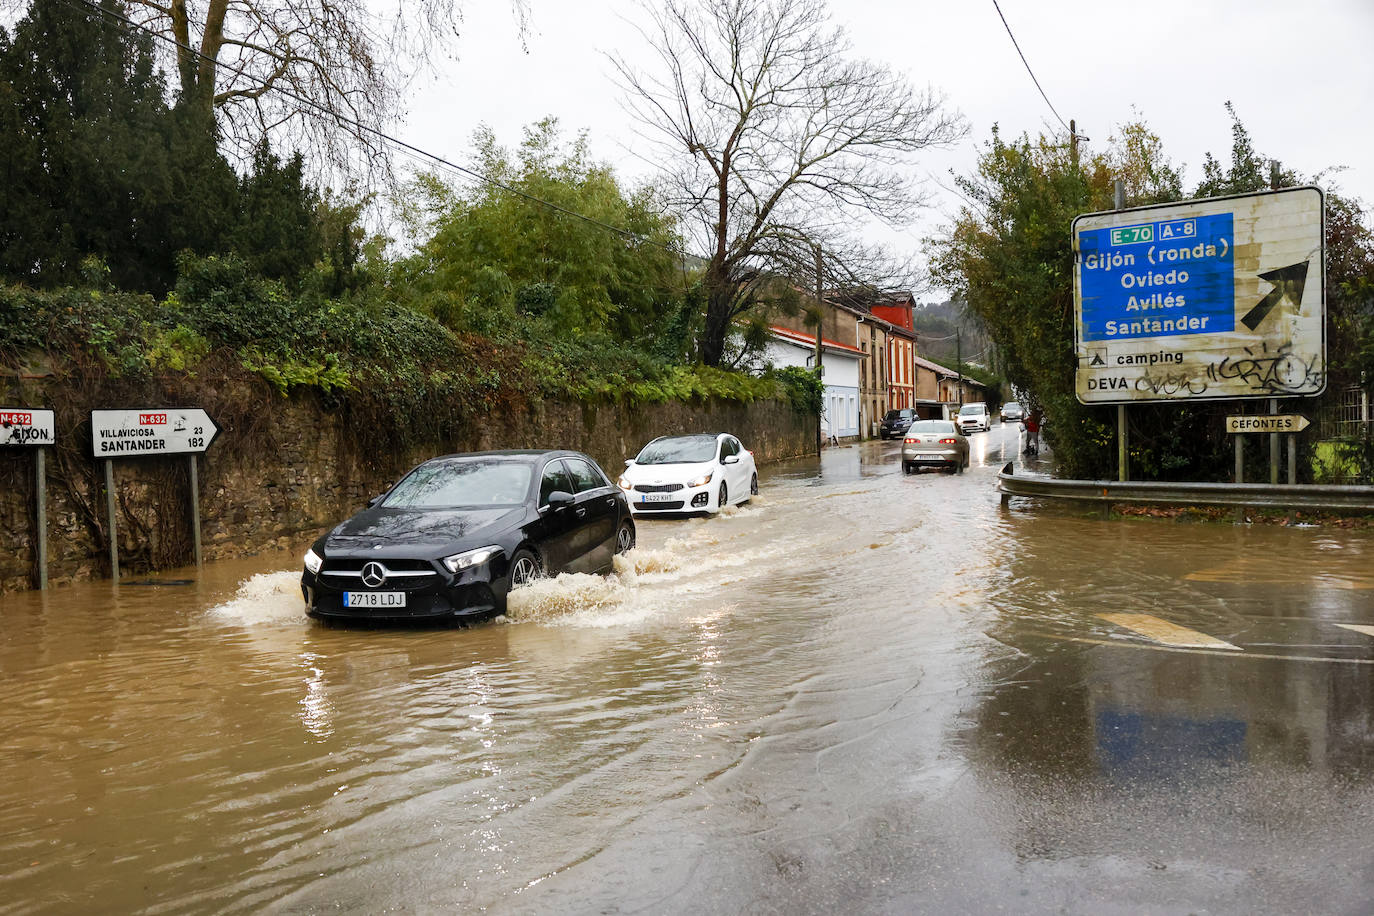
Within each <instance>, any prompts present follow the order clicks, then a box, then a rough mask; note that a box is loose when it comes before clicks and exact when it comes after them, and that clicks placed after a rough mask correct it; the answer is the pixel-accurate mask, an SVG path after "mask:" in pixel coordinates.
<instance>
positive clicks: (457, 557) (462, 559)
mask: <svg viewBox="0 0 1374 916" xmlns="http://www.w3.org/2000/svg"><path fill="white" fill-rule="evenodd" d="M500 552H501V548H500V547H479V548H477V549H476V550H465V551H463V552H462V553H455V554H454V555H453V556H451V557H444V559H443V561H442V562H443V564H444V566H446V567H448V571H449V572H454V573H456V572H460V571H462V570H464V569H471V568H472V567H474V566H480V565H482V564H483V563H485V562H487V561H488V560H490V559H491V558H492V557H494V556H496V555H497V554H498V553H500Z"/></svg>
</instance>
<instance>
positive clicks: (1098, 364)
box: [1087, 347, 1107, 369]
mask: <svg viewBox="0 0 1374 916" xmlns="http://www.w3.org/2000/svg"><path fill="white" fill-rule="evenodd" d="M1087 359H1088V368H1089V369H1100V368H1104V367H1105V366H1106V365H1107V350H1106V348H1105V347H1102V348H1099V347H1094V348H1093V349H1091V350H1089V351H1088V356H1087Z"/></svg>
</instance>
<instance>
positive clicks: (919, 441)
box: [902, 436, 921, 445]
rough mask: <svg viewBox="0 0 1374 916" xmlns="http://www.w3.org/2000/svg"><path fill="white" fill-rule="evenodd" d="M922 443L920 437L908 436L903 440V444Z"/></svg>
mask: <svg viewBox="0 0 1374 916" xmlns="http://www.w3.org/2000/svg"><path fill="white" fill-rule="evenodd" d="M920 443H921V440H920V439H913V438H911V437H910V436H907V437H906V438H905V439H903V440H902V444H903V445H919V444H920Z"/></svg>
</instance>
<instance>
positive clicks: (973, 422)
mask: <svg viewBox="0 0 1374 916" xmlns="http://www.w3.org/2000/svg"><path fill="white" fill-rule="evenodd" d="M959 429H960V431H961V432H965V433H967V432H972V431H974V430H985V429H992V414H990V413H988V405H986V404H983V403H981V402H980V403H977V404H965V405H963V406H962V407H960V408H959Z"/></svg>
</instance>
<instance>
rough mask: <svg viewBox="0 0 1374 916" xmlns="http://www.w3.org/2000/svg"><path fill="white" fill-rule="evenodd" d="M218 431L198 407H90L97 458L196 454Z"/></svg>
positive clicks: (201, 450)
mask: <svg viewBox="0 0 1374 916" xmlns="http://www.w3.org/2000/svg"><path fill="white" fill-rule="evenodd" d="M218 433H219V427H217V426H215V424H214V423H213V422H212V421H211V420H210V418H209V416H207V415H206V413H205V411H204V410H202V409H200V408H199V407H139V408H136V409H130V410H92V411H91V448H92V450H93V451H94V453H95V457H97V458H133V457H140V456H150V455H186V454H198V453H200V452H203V451H205V450H206V449H207V448H209V447H210V443H211V442H213V441H214V439H215V436H216V435H217V434H218Z"/></svg>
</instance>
